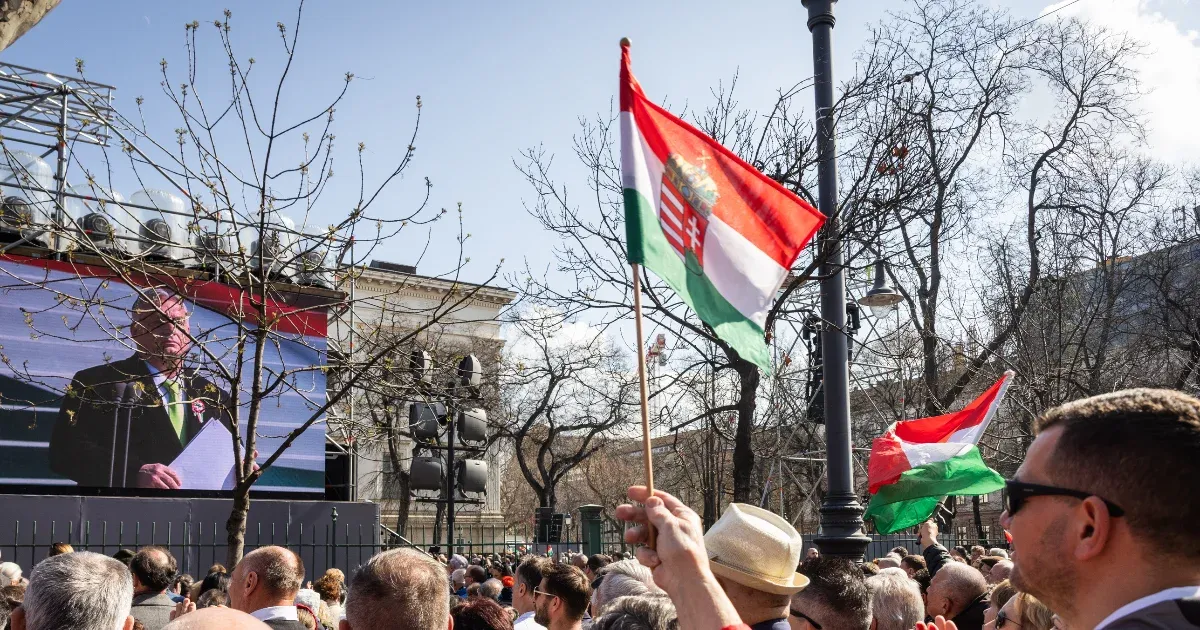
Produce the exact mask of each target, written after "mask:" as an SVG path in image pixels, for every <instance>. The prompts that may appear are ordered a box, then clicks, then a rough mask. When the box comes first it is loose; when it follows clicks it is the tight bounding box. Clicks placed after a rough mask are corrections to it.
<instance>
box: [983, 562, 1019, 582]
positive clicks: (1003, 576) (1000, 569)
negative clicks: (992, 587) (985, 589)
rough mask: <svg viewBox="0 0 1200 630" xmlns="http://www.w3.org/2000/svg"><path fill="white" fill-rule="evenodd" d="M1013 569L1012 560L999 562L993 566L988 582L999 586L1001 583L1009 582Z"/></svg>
mask: <svg viewBox="0 0 1200 630" xmlns="http://www.w3.org/2000/svg"><path fill="white" fill-rule="evenodd" d="M1012 568H1013V561H1012V560H1001V561H999V562H997V563H996V564H994V565H992V570H991V571H990V572H989V573H988V582H991V583H992V584H999V583H1000V582H1003V581H1004V580H1007V579H1008V576H1009V575H1011V574H1012Z"/></svg>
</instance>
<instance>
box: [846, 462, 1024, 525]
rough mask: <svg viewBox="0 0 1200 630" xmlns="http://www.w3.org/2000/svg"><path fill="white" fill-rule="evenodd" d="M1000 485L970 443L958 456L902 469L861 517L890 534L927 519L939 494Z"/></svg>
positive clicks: (990, 489)
mask: <svg viewBox="0 0 1200 630" xmlns="http://www.w3.org/2000/svg"><path fill="white" fill-rule="evenodd" d="M1003 487H1004V478H1003V477H1001V476H1000V474H999V473H997V472H996V471H994V470H992V469H991V468H988V467H987V464H984V463H983V457H982V456H980V454H979V449H978V448H977V447H974V446H972V447H971V449H970V450H968V451H967V452H966V453H964V454H962V455H959V456H958V457H953V458H950V459H948V460H945V461H941V462H935V463H932V464H926V465H924V466H918V467H917V468H913V469H911V470H907V471H905V472H904V473H903V474H902V475H900V479H899V480H898V481H896V482H895V483H891V484H888V485H886V486H883V487H882V488H880V489H879V492H877V493H875V495H874V496H872V497H871V505H870V506H869V507H868V508H867V511H866V513H865V514H863V518H870V519H873V520H874V521H875V529H876V531H878V532H880V533H882V534H890V533H892V532H895V531H899V530H901V529H904V528H906V527H912V526H913V525H918V524H920V523H921V522H922V521H924V520H925V519H927V518H929V517H930V516H931V515H932V514H933V510H934V508H935V507H936V506H937V502H938V500H939V499H940V498H941V497H944V496H948V495H977V494H987V493H989V492H995V491H996V490H1000V489H1001V488H1003Z"/></svg>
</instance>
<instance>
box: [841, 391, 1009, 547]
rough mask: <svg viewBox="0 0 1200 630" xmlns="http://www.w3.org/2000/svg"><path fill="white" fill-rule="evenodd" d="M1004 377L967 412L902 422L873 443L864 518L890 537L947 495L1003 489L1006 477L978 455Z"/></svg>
mask: <svg viewBox="0 0 1200 630" xmlns="http://www.w3.org/2000/svg"><path fill="white" fill-rule="evenodd" d="M1012 376H1013V373H1012V372H1011V371H1009V372H1005V373H1004V376H1001V377H1000V380H998V381H996V383H995V384H994V385H992V386H991V387H990V388H988V390H987V391H986V392H984V393H983V395H981V396H980V397H979V398H976V399H975V400H974V401H973V402H972V403H971V404H969V405H967V406H966V407H964V408H963V409H962V411H956V412H954V413H948V414H946V415H943V416H934V417H931V418H921V419H920V420H909V421H906V422H899V423H896V424H893V425H892V426H890V427H888V430H887V431H885V432H884V434H883V435H881V436H880V437H877V438H875V441H874V442H873V443H872V444H871V461H870V463H869V464H867V480H868V482H869V484H870V487H869V489H870V492H871V505H870V506H869V507H867V511H866V513H865V514H863V518H865V519H873V520H874V521H875V530H876V531H877V532H879V533H881V534H891V533H892V532H897V531H900V530H901V529H904V528H906V527H912V526H913V525H918V524H920V523H921V522H923V521H925V520H926V519H928V518H929V517H930V516H931V515H933V511H934V510H935V509H937V504H938V501H940V500H941V498H942V497H944V496H947V495H976V494H987V493H989V492H995V491H996V490H999V489H1001V488H1003V487H1004V478H1003V477H1001V476H1000V474H999V473H997V472H996V471H994V470H992V469H991V468H988V467H987V465H986V464H984V463H983V458H982V457H981V456H980V454H979V448H978V447H977V446H976V444H978V443H979V438H980V437H982V436H983V432H984V430H985V429H987V425H988V423H989V422H991V421H992V418H993V417H994V416H995V415H996V409H998V408H999V407H1000V401H1001V400H1003V399H1004V393H1005V391H1007V389H1008V384H1009V382H1010V381H1011V380H1012Z"/></svg>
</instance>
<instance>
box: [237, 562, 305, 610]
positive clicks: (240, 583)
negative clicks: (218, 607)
mask: <svg viewBox="0 0 1200 630" xmlns="http://www.w3.org/2000/svg"><path fill="white" fill-rule="evenodd" d="M303 582H304V562H303V561H302V560H300V557H299V556H297V555H296V554H294V553H292V552H291V551H289V550H287V549H284V548H283V547H262V548H261V549H255V550H254V551H251V552H250V553H248V554H246V555H245V556H244V557H243V558H242V561H241V562H239V563H237V566H236V567H234V568H233V574H232V575H231V576H230V578H229V603H230V605H231V606H232V607H234V608H236V609H238V610H240V611H243V612H254V611H256V610H258V609H260V608H267V607H268V606H291V605H292V603H293V602H294V601H295V599H296V593H297V592H298V591H299V590H300V585H301V584H302V583H303Z"/></svg>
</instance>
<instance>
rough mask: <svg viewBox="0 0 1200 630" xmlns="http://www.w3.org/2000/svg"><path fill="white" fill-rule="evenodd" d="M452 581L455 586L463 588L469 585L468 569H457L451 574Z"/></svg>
mask: <svg viewBox="0 0 1200 630" xmlns="http://www.w3.org/2000/svg"><path fill="white" fill-rule="evenodd" d="M450 581H451V582H453V583H454V585H455V586H462V585H464V584H466V583H467V570H466V569H455V570H454V572H453V573H451V574H450Z"/></svg>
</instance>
